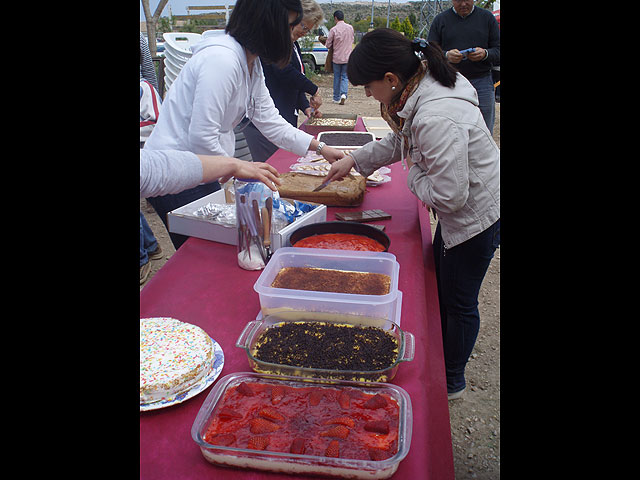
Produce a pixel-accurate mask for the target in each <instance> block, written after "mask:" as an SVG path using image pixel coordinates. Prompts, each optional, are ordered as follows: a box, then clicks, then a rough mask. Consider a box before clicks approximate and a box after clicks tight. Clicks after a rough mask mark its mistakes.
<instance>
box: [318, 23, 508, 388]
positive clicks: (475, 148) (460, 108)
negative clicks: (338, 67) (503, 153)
mask: <svg viewBox="0 0 640 480" xmlns="http://www.w3.org/2000/svg"><path fill="white" fill-rule="evenodd" d="M418 52H419V53H421V54H422V55H423V56H424V58H425V59H426V60H424V61H420V59H419V57H418V56H417V55H416V53H418ZM347 75H348V76H349V81H350V82H351V83H352V84H353V85H364V88H365V93H366V94H367V96H373V97H374V98H375V99H376V100H378V101H380V110H381V114H382V117H383V118H385V120H386V121H387V123H388V124H389V126H390V127H391V128H392V130H393V132H392V133H389V134H388V135H387V137H385V138H383V139H381V140H380V141H378V142H370V143H368V144H367V145H365V146H363V147H362V148H360V149H358V150H354V151H352V152H351V154H350V155H347V156H345V157H344V158H343V159H341V160H338V161H337V162H335V163H333V164H332V166H331V170H330V171H329V174H328V177H327V180H328V179H337V178H342V177H343V176H344V175H346V174H347V173H348V172H349V170H350V169H351V167H355V168H356V170H358V171H359V172H360V173H361V174H362V175H364V176H367V175H370V174H371V173H372V172H373V171H374V170H376V169H377V168H380V167H381V166H383V165H389V164H391V163H395V162H397V161H400V160H402V161H406V163H407V165H409V167H410V168H409V172H408V177H407V184H408V187H409V189H410V190H411V191H412V192H413V193H414V194H415V196H416V197H418V198H419V199H420V200H421V201H422V202H423V203H424V204H425V205H427V206H428V207H429V208H430V209H432V210H433V212H434V214H435V215H436V216H437V218H438V226H437V227H436V231H435V237H434V241H433V245H434V255H435V266H436V278H437V281H438V297H439V303H440V316H441V323H442V336H443V346H444V359H445V367H446V374H447V392H448V394H449V398H450V399H453V398H458V397H460V396H461V395H462V392H463V391H464V389H465V386H466V382H465V378H464V370H465V366H466V363H467V360H468V359H469V356H470V355H471V351H472V350H473V346H474V345H475V341H476V337H477V335H478V331H479V328H480V316H479V313H478V293H479V290H480V286H481V284H482V279H483V278H484V276H485V274H486V272H487V268H488V267H489V262H490V261H491V258H492V257H493V254H494V252H495V249H496V248H497V247H498V245H499V243H500V149H499V148H498V146H497V145H496V143H495V142H494V141H493V138H492V136H491V134H490V132H489V130H488V129H487V126H486V124H485V122H484V119H483V117H482V113H481V111H480V109H479V108H478V95H477V93H476V91H475V89H474V88H473V86H472V85H471V84H470V83H469V81H468V80H467V79H465V77H463V76H462V75H461V74H460V73H458V72H457V71H456V70H455V69H454V68H453V67H452V66H451V65H450V64H449V63H448V62H447V60H446V59H445V57H444V54H443V52H442V50H441V49H440V47H439V46H438V45H435V44H429V43H428V42H426V41H425V40H422V39H416V40H414V41H411V40H409V39H407V38H405V37H404V36H403V35H401V34H399V33H398V32H396V31H394V30H389V29H385V28H379V29H376V30H373V31H372V32H369V33H367V34H366V35H365V36H364V37H363V38H362V40H361V41H360V43H359V44H358V45H357V46H356V48H355V49H354V50H353V52H352V53H351V55H350V56H349V64H348V66H347Z"/></svg>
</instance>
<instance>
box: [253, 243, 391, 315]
mask: <svg viewBox="0 0 640 480" xmlns="http://www.w3.org/2000/svg"><path fill="white" fill-rule="evenodd" d="M285 267H310V268H325V269H332V270H348V271H355V272H369V273H382V274H385V275H389V276H390V277H391V285H390V288H389V293H388V294H386V295H357V294H351V293H334V292H314V291H307V290H295V289H289V288H273V287H271V284H272V283H273V280H274V279H275V277H276V275H278V272H279V271H280V270H281V269H283V268H285ZM399 271H400V264H399V263H398V262H397V261H396V257H395V255H393V254H391V253H388V252H356V251H348V250H327V249H322V248H296V247H283V248H279V249H278V250H276V252H275V253H274V254H273V256H272V257H271V260H269V263H268V264H267V266H266V267H265V268H264V270H263V271H262V273H261V274H260V276H259V277H258V280H256V283H255V284H254V286H253V289H254V290H255V291H256V292H258V295H259V298H260V307H261V310H262V314H263V316H265V317H266V316H268V315H279V314H281V313H283V312H287V311H297V312H300V311H305V312H326V313H337V314H345V315H362V316H365V317H372V318H379V319H385V320H391V321H394V322H395V323H397V324H398V325H399V324H400V312H401V307H402V294H401V292H400V291H399V290H398V275H399Z"/></svg>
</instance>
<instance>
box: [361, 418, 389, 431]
mask: <svg viewBox="0 0 640 480" xmlns="http://www.w3.org/2000/svg"><path fill="white" fill-rule="evenodd" d="M364 429H365V430H366V431H367V432H375V433H382V434H384V435H386V434H387V433H389V422H388V421H386V420H371V421H369V422H367V423H365V424H364Z"/></svg>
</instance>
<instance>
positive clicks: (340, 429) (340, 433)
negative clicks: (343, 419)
mask: <svg viewBox="0 0 640 480" xmlns="http://www.w3.org/2000/svg"><path fill="white" fill-rule="evenodd" d="M347 435H349V429H348V428H347V427H345V426H344V425H336V426H335V427H332V428H330V429H329V430H327V431H326V432H320V436H321V437H336V438H347Z"/></svg>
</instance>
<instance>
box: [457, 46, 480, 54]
mask: <svg viewBox="0 0 640 480" xmlns="http://www.w3.org/2000/svg"><path fill="white" fill-rule="evenodd" d="M458 51H459V52H460V53H462V54H463V55H464V54H465V53H469V52H475V51H476V49H475V47H471V48H467V49H466V50H458Z"/></svg>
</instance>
